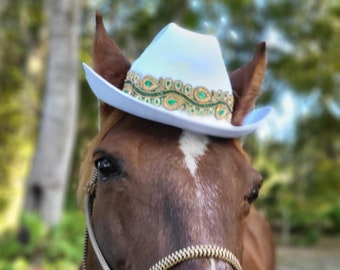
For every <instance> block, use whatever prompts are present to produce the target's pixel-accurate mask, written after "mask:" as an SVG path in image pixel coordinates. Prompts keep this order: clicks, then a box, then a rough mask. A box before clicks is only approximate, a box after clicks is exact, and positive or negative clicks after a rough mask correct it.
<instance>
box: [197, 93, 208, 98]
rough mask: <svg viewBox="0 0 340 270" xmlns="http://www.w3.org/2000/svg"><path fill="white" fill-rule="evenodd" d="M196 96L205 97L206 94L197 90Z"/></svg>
mask: <svg viewBox="0 0 340 270" xmlns="http://www.w3.org/2000/svg"><path fill="white" fill-rule="evenodd" d="M198 96H199V97H200V98H206V97H207V95H206V94H205V93H204V92H199V94H198Z"/></svg>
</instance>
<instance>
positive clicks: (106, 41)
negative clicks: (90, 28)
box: [92, 12, 131, 121]
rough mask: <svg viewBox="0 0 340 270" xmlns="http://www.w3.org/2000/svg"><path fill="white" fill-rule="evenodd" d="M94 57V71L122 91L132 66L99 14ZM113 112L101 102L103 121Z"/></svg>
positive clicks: (97, 14) (101, 118)
mask: <svg viewBox="0 0 340 270" xmlns="http://www.w3.org/2000/svg"><path fill="white" fill-rule="evenodd" d="M92 55H93V65H94V70H95V71H96V72H97V73H98V74H99V75H100V76H102V77H103V78H104V79H105V80H107V81H108V82H109V83H111V84H113V85H114V86H116V87H117V88H119V89H122V88H123V85H124V80H125V77H126V74H127V72H128V70H129V69H130V65H131V64H130V62H129V61H128V60H127V58H126V57H125V56H124V55H123V53H122V52H121V50H120V49H119V47H118V46H117V44H116V42H114V40H113V39H111V38H110V37H109V35H108V34H107V32H106V30H105V27H104V23H103V17H102V15H101V14H100V13H99V12H97V13H96V34H95V40H94V44H93V51H92ZM112 110H114V108H113V107H112V106H110V105H108V104H106V103H103V102H100V120H101V121H103V120H104V119H105V118H106V117H107V116H108V115H109V114H110V113H111V112H112Z"/></svg>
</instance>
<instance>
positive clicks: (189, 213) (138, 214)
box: [78, 14, 275, 270]
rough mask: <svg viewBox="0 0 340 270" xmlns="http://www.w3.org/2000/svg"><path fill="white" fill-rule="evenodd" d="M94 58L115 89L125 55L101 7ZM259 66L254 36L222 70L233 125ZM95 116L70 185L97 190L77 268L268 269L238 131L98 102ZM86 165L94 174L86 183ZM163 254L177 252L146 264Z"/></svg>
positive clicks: (256, 180)
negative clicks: (171, 121) (195, 128)
mask: <svg viewBox="0 0 340 270" xmlns="http://www.w3.org/2000/svg"><path fill="white" fill-rule="evenodd" d="M93 64H94V69H95V71H96V72H97V73H98V74H100V75H101V76H102V77H103V78H105V79H106V80H107V81H108V82H109V83H111V84H112V85H114V86H116V87H118V88H119V89H122V87H123V84H124V79H125V77H126V74H127V72H128V70H129V68H130V65H131V64H130V62H129V60H128V59H127V58H126V57H125V56H124V55H123V53H122V51H121V50H120V49H119V47H118V45H117V44H116V43H115V41H114V40H113V39H111V38H110V37H109V35H108V34H107V32H106V30H105V27H104V24H103V21H102V17H101V15H100V14H97V15H96V33H95V39H94V44H93ZM265 67H266V53H265V43H260V44H259V45H258V47H257V50H256V53H255V55H254V58H253V59H252V60H251V61H250V62H249V63H248V64H247V65H245V66H243V67H241V68H239V69H238V70H236V71H234V72H232V73H231V74H230V80H231V84H232V88H233V91H234V93H233V94H234V97H235V106H234V110H233V115H232V120H231V121H232V124H233V125H236V126H237V125H241V124H242V121H243V119H244V117H245V116H246V114H247V113H248V112H249V111H250V110H252V108H253V107H254V105H255V101H256V99H257V98H258V96H259V95H260V93H261V90H260V88H261V83H262V80H263V77H264V72H265ZM99 115H100V130H99V132H98V134H97V135H96V136H95V137H94V139H93V140H92V142H91V144H90V146H89V148H88V151H87V153H86V156H85V159H84V162H83V165H82V169H81V172H80V173H81V176H80V183H79V188H78V195H79V197H80V198H83V197H84V187H86V186H88V192H89V194H90V195H91V196H92V197H93V199H94V198H95V199H94V203H93V205H91V210H90V212H91V213H90V216H89V217H88V221H89V223H88V225H89V226H91V232H90V234H91V235H92V238H93V239H94V240H93V241H94V242H95V243H93V242H92V241H91V242H88V241H86V242H85V250H84V261H83V265H82V268H81V269H101V268H102V267H103V266H102V264H101V262H100V261H101V260H104V261H105V265H106V266H105V267H103V268H104V269H115V270H117V269H138V270H140V269H170V268H173V269H178V270H181V269H219V270H222V269H229V270H231V269H242V268H243V269H245V270H257V269H259V270H260V269H261V270H272V269H274V265H275V260H274V258H275V255H274V245H273V237H272V234H271V231H270V226H269V224H268V223H267V222H266V220H265V219H264V218H263V217H262V216H261V215H260V214H259V213H258V212H257V210H256V209H255V208H254V206H253V203H254V201H255V200H256V198H257V197H258V194H259V190H260V188H261V186H262V182H263V179H262V176H261V175H260V173H259V172H257V171H256V170H255V169H254V168H253V167H252V165H251V162H250V158H249V157H248V155H247V153H246V152H245V150H244V149H243V148H242V145H241V143H240V141H239V139H226V138H218V137H214V136H207V135H203V134H198V133H194V132H190V131H187V130H184V129H180V128H177V127H173V126H170V125H165V124H161V123H157V122H154V121H151V120H147V119H143V118H141V117H137V116H134V115H132V114H129V113H126V112H123V111H121V110H119V109H117V108H114V107H112V106H111V105H109V104H106V103H105V102H100V105H99ZM94 170H95V171H96V172H97V173H98V175H97V176H95V177H94V179H95V181H94V182H93V181H92V184H91V182H90V184H89V183H88V181H89V179H91V175H92V173H93V171H94ZM94 193H95V195H93V194H94ZM92 230H93V231H92ZM90 238H91V236H90ZM98 249H99V250H100V251H99V253H100V256H101V257H99V258H98V253H97V251H96V250H98ZM229 252H230V253H229ZM169 254H171V255H172V254H175V257H176V256H177V257H176V259H174V257H173V256H171V258H170V259H169V260H170V261H171V260H176V262H175V263H174V265H170V264H171V263H172V262H170V263H168V264H169V265H170V266H169V265H168V266H164V265H163V266H161V267H159V268H157V267H156V268H155V267H153V266H154V265H155V264H157V262H158V261H162V260H161V259H162V258H169V256H168V255H169ZM176 254H177V255H176ZM178 254H179V255H178ZM183 254H184V255H183ZM188 254H189V255H188ZM167 256H168V257H167ZM223 256H229V257H232V260H231V262H230V260H229V261H228V260H225V259H223V258H222V257H223ZM178 257H179V259H178ZM187 257H188V258H187ZM233 259H234V260H236V262H233ZM163 261H164V260H163ZM226 261H227V262H226ZM238 262H240V263H239V265H238ZM165 264H167V263H165ZM241 265H242V266H241Z"/></svg>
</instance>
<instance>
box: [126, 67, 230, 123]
mask: <svg viewBox="0 0 340 270" xmlns="http://www.w3.org/2000/svg"><path fill="white" fill-rule="evenodd" d="M123 92H125V93H127V94H130V95H132V96H134V97H136V98H137V99H138V100H141V101H143V102H146V103H149V104H152V105H155V106H161V107H163V108H165V109H167V110H170V111H174V110H182V111H186V112H188V113H189V114H190V115H202V116H215V118H216V119H217V120H220V119H225V120H227V121H228V122H230V121H231V116H232V112H233V106H234V97H233V95H231V94H229V93H226V92H223V91H222V90H218V91H214V90H212V91H209V90H208V89H207V88H206V87H203V86H198V87H195V88H193V87H192V86H191V85H190V84H184V83H183V82H182V81H180V80H176V81H174V80H172V79H170V78H166V79H163V78H159V79H156V78H155V77H153V76H149V75H147V76H144V77H143V78H140V76H139V75H138V74H136V73H135V72H133V71H131V70H130V71H128V73H127V76H126V79H125V84H124V87H123Z"/></svg>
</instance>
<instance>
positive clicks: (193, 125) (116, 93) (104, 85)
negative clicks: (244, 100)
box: [83, 63, 271, 138]
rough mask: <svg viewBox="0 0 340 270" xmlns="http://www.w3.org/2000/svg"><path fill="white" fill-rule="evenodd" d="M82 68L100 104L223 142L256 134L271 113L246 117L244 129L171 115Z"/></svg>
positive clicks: (261, 111)
mask: <svg viewBox="0 0 340 270" xmlns="http://www.w3.org/2000/svg"><path fill="white" fill-rule="evenodd" d="M83 68H84V70H85V74H86V79H87V82H88V84H89V85H90V87H91V89H92V91H93V92H94V94H95V95H96V96H97V98H98V99H99V100H101V101H103V102H105V103H107V104H109V105H111V106H112V107H115V108H117V109H119V110H122V111H124V112H127V113H130V114H133V115H136V116H138V117H141V118H144V119H148V120H152V121H155V122H159V123H163V124H167V125H170V126H175V127H178V128H181V129H185V130H189V131H192V132H196V133H201V134H206V135H211V136H216V137H223V138H238V137H242V136H245V135H248V134H250V133H252V132H254V131H255V130H256V128H257V127H258V126H259V125H260V123H261V122H262V121H263V120H264V119H265V118H266V117H267V116H268V115H269V114H270V112H271V108H270V107H268V106H266V107H262V108H259V109H255V110H253V111H251V112H250V113H249V114H248V115H247V116H246V117H245V119H244V121H243V124H242V125H241V126H233V125H231V124H230V123H228V122H226V121H223V120H216V119H214V118H212V117H200V116H193V115H189V114H188V113H186V112H183V111H169V110H166V109H164V108H163V107H157V106H154V105H151V104H148V103H146V102H143V101H140V100H138V99H136V98H134V97H133V96H131V95H129V94H126V93H124V92H123V91H122V90H120V89H118V88H117V87H115V86H114V85H112V84H110V83H109V82H108V81H106V80H105V79H103V78H102V77H101V76H100V75H98V74H97V73H96V72H95V71H94V70H93V69H92V68H90V67H89V66H88V65H87V64H85V63H83Z"/></svg>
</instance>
